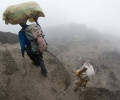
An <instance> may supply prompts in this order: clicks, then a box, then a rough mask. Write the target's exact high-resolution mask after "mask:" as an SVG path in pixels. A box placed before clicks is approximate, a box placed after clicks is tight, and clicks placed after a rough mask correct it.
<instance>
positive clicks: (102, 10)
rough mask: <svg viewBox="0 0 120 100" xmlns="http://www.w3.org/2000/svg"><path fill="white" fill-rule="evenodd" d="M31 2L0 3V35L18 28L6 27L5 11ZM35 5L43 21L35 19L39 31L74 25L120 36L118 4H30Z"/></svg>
mask: <svg viewBox="0 0 120 100" xmlns="http://www.w3.org/2000/svg"><path fill="white" fill-rule="evenodd" d="M27 1H31V0H1V3H0V8H1V10H0V14H1V16H0V26H1V28H0V31H3V32H7V31H9V32H12V33H16V34H17V32H18V31H19V30H20V26H19V25H11V24H9V25H6V24H5V23H4V21H3V20H2V14H3V12H4V11H5V9H6V8H7V7H8V6H10V5H14V4H19V3H23V2H27ZM32 1H36V2H37V3H39V5H40V7H41V8H42V10H43V12H44V13H45V15H46V17H45V18H42V17H41V18H39V23H40V25H41V26H42V28H43V29H44V28H46V27H51V26H55V25H61V24H69V23H72V22H76V23H78V24H85V25H86V26H87V27H88V28H93V29H96V30H97V31H99V32H103V33H113V34H115V33H117V34H120V28H119V27H120V0H32Z"/></svg>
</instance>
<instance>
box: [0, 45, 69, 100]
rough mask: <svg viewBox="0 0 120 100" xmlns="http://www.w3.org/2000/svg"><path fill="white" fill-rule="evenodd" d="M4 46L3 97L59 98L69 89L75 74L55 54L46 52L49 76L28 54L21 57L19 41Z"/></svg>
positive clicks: (0, 64)
mask: <svg viewBox="0 0 120 100" xmlns="http://www.w3.org/2000/svg"><path fill="white" fill-rule="evenodd" d="M0 46H1V48H0V77H1V78H0V100H58V99H59V98H60V97H61V96H62V94H61V93H62V92H63V91H65V90H66V89H67V88H68V86H69V84H70V81H71V77H70V75H69V74H68V72H67V70H66V69H65V67H64V66H63V65H62V64H61V63H60V62H59V60H58V59H57V58H55V57H54V56H53V55H52V54H50V53H48V52H45V53H44V61H45V64H46V68H47V70H48V77H47V78H46V77H44V76H42V75H41V74H40V67H37V66H35V65H34V64H32V62H31V61H30V60H29V58H28V57H27V55H26V56H25V58H22V57H21V53H20V48H19V45H18V44H16V45H9V44H6V45H2V44H0Z"/></svg>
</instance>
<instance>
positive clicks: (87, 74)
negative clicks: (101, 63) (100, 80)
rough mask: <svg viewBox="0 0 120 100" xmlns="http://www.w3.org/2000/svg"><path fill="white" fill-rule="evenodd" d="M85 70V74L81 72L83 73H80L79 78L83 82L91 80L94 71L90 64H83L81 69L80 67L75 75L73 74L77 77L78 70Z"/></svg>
mask: <svg viewBox="0 0 120 100" xmlns="http://www.w3.org/2000/svg"><path fill="white" fill-rule="evenodd" d="M84 67H85V68H87V70H86V71H85V72H83V73H81V74H80V78H81V79H84V80H89V81H90V80H91V79H92V78H93V77H94V76H95V71H94V69H93V66H92V65H91V64H90V63H88V62H85V63H84V64H83V65H82V66H81V67H80V69H78V70H77V71H76V73H75V75H76V76H78V74H79V73H78V72H79V71H80V70H82V69H83V68H84Z"/></svg>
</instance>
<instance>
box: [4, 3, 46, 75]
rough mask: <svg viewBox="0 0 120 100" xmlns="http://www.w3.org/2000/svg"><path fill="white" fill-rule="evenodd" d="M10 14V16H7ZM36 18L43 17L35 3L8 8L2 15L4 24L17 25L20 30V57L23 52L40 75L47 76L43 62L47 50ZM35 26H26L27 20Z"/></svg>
mask: <svg viewBox="0 0 120 100" xmlns="http://www.w3.org/2000/svg"><path fill="white" fill-rule="evenodd" d="M9 14H10V15H9ZM38 17H45V15H44V13H43V12H42V10H41V8H40V6H39V5H38V4H37V3H36V2H33V1H31V2H26V3H22V4H17V5H12V6H9V7H8V8H7V9H6V10H5V11H4V13H3V20H5V24H9V23H10V24H13V25H15V24H19V25H20V26H21V27H22V29H21V30H20V31H19V33H18V38H19V43H20V47H21V53H22V57H23V58H24V51H26V53H27V55H28V57H29V58H30V59H31V60H32V61H33V62H34V64H35V65H37V66H40V68H41V74H42V75H44V76H45V77H46V76H47V69H46V67H45V64H44V60H43V55H42V54H43V51H45V50H46V49H47V43H46V41H45V39H44V35H43V31H42V28H41V27H40V25H39V24H38V22H37V20H38ZM31 19H32V21H34V22H36V24H31V25H27V20H29V21H31Z"/></svg>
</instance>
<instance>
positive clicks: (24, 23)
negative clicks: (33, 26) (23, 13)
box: [19, 20, 27, 27]
mask: <svg viewBox="0 0 120 100" xmlns="http://www.w3.org/2000/svg"><path fill="white" fill-rule="evenodd" d="M26 22H27V20H25V21H23V22H21V23H20V24H19V25H20V26H21V27H23V26H24V25H26Z"/></svg>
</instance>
